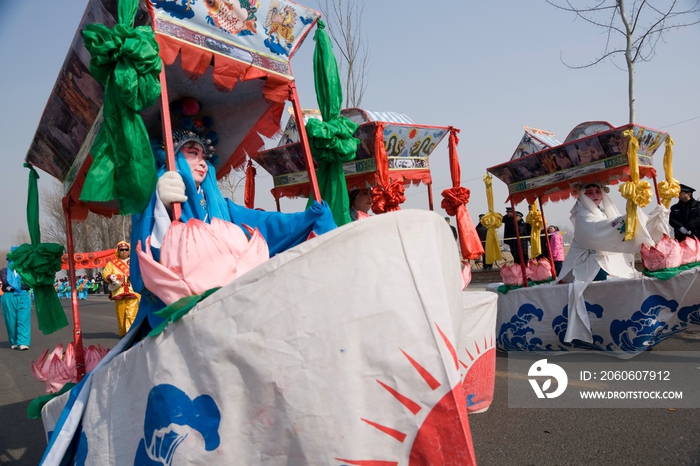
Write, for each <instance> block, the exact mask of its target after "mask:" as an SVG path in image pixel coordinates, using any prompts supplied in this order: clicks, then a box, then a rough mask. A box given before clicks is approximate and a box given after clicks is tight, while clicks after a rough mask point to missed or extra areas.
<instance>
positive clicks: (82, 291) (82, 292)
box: [75, 275, 88, 299]
mask: <svg viewBox="0 0 700 466" xmlns="http://www.w3.org/2000/svg"><path fill="white" fill-rule="evenodd" d="M75 286H76V288H77V290H78V299H87V294H88V287H87V277H86V276H85V275H83V276H82V277H80V278H78V281H77V282H76V283H75Z"/></svg>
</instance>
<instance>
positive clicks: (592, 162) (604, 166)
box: [487, 125, 668, 200]
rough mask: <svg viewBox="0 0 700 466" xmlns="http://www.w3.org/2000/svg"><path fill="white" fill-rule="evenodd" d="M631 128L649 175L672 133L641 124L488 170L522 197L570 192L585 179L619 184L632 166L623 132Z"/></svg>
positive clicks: (599, 134) (515, 194)
mask: <svg viewBox="0 0 700 466" xmlns="http://www.w3.org/2000/svg"><path fill="white" fill-rule="evenodd" d="M630 128H634V134H635V136H636V137H637V139H639V150H638V152H637V155H638V160H639V166H640V172H641V175H642V176H645V175H648V174H649V173H650V172H651V171H650V170H653V161H652V156H653V155H654V153H655V152H656V150H657V149H658V148H659V147H660V146H661V145H662V144H663V143H664V141H665V140H666V137H668V134H667V133H663V132H660V131H658V130H654V129H650V128H646V127H643V126H638V125H625V126H620V127H617V128H614V129H612V130H609V131H605V132H602V133H597V134H593V135H591V136H586V137H583V138H581V139H577V140H573V141H571V142H568V143H565V144H562V145H560V146H557V147H551V148H548V149H544V150H542V151H540V152H537V153H534V154H530V155H527V156H525V157H521V158H518V159H515V160H511V161H510V162H507V163H504V164H501V165H496V166H494V167H490V168H488V169H487V170H488V171H489V172H490V173H492V174H493V175H494V176H496V177H497V178H498V179H500V180H501V181H503V182H504V183H506V184H507V185H508V191H509V193H510V195H511V197H513V196H515V198H516V199H518V200H522V199H523V198H526V197H527V198H528V199H529V198H530V197H532V198H537V197H540V196H545V197H548V196H550V195H552V194H553V193H557V192H560V191H569V190H570V189H571V185H572V184H573V183H575V182H577V181H580V180H581V179H584V178H585V179H588V178H595V179H598V180H600V181H604V182H608V183H615V182H617V180H619V179H620V178H621V177H623V176H625V175H624V173H625V169H626V168H627V167H628V165H629V163H628V160H627V138H626V137H625V136H623V135H622V132H623V131H625V130H626V129H630ZM560 197H561V196H560ZM563 197H568V194H566V195H564V196H563Z"/></svg>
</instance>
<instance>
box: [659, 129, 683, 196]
mask: <svg viewBox="0 0 700 466" xmlns="http://www.w3.org/2000/svg"><path fill="white" fill-rule="evenodd" d="M673 144H674V141H673V139H671V136H669V137H667V138H666V142H665V145H666V150H665V151H664V176H665V178H666V179H665V180H663V181H661V182H660V183H659V197H661V203H662V204H663V205H664V206H666V208H667V209H668V208H669V207H670V206H671V200H672V199H674V198H677V197H678V195H679V194H680V193H681V185H680V183H679V182H678V180H676V179H675V178H674V177H673Z"/></svg>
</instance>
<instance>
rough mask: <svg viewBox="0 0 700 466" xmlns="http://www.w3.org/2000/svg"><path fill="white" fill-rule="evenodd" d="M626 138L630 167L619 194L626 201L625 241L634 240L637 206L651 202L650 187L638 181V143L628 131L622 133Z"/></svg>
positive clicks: (631, 131) (646, 182)
mask: <svg viewBox="0 0 700 466" xmlns="http://www.w3.org/2000/svg"><path fill="white" fill-rule="evenodd" d="M622 135H623V136H625V137H627V138H628V143H627V160H628V163H629V167H630V181H627V182H625V183H622V185H621V186H620V188H619V190H620V194H621V195H622V197H623V198H625V199H627V215H626V218H625V241H629V240H632V239H634V232H635V230H636V228H637V206H639V207H646V206H647V205H649V202H651V185H649V182H648V181H646V180H641V181H640V179H639V161H638V160H637V150H638V149H639V141H638V140H637V138H636V137H635V136H634V131H633V130H631V129H628V130H626V131H623V132H622Z"/></svg>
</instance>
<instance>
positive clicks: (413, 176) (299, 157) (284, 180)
mask: <svg viewBox="0 0 700 466" xmlns="http://www.w3.org/2000/svg"><path fill="white" fill-rule="evenodd" d="M340 114H341V115H343V116H345V117H347V118H348V119H350V120H351V121H353V122H355V123H357V124H359V125H360V126H359V127H358V129H357V131H355V134H354V136H355V137H356V138H358V139H360V146H359V147H358V149H357V157H356V158H355V160H353V161H351V162H348V163H345V164H344V165H343V169H344V172H345V177H346V180H347V184H348V188H352V187H364V186H365V185H366V183H369V184H374V183H375V177H374V176H375V175H374V174H375V172H376V171H377V164H376V159H375V150H374V147H375V138H376V136H375V135H376V129H377V127H378V126H379V125H383V126H384V130H383V135H384V147H385V149H386V156H387V159H388V166H389V177H390V178H391V179H392V180H399V179H400V180H402V181H403V182H404V183H405V184H410V183H415V184H418V183H421V182H423V183H430V182H431V180H432V178H431V176H430V164H429V156H430V154H431V153H432V152H433V150H435V147H436V146H437V145H438V144H440V142H441V141H442V139H443V138H444V137H445V135H446V134H447V133H448V132H449V128H448V127H443V126H428V125H419V124H415V123H413V120H411V119H410V118H409V117H408V116H406V115H403V114H401V113H395V112H373V111H368V110H363V109H359V108H349V109H343V110H341V112H340ZM309 118H321V115H320V113H319V112H318V110H304V120H305V121H308V119H309ZM298 141H299V131H298V128H297V127H296V122H295V121H294V120H293V119H291V118H290V120H289V122H288V123H287V128H286V129H285V131H284V134H283V136H282V139H281V140H280V145H279V146H278V147H275V148H272V149H268V150H265V151H261V152H259V153H258V154H252V155H251V157H252V158H253V160H255V161H256V162H257V163H258V164H259V165H260V166H261V167H263V168H264V169H265V170H266V171H268V172H269V173H270V174H271V175H272V177H273V180H274V188H273V194H274V195H275V197H276V198H280V197H285V196H286V197H296V196H307V195H308V193H309V184H308V175H307V173H306V169H305V165H304V158H303V152H302V151H303V149H302V146H301V143H299V142H298Z"/></svg>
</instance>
